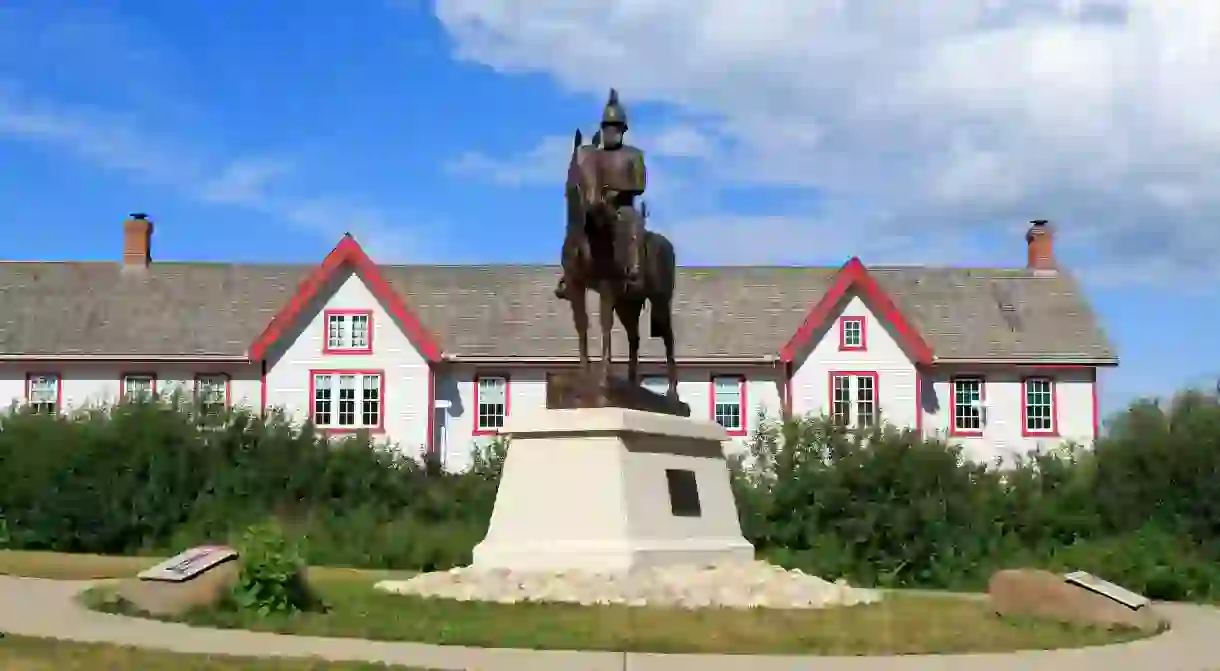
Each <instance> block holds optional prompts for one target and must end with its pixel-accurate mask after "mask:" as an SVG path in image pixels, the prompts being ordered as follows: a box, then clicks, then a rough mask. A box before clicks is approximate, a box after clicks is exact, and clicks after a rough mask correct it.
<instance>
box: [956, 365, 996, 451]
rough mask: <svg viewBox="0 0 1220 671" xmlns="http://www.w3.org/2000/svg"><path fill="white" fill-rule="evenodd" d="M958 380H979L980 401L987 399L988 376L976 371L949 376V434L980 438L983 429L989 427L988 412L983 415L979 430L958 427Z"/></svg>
mask: <svg viewBox="0 0 1220 671" xmlns="http://www.w3.org/2000/svg"><path fill="white" fill-rule="evenodd" d="M958 380H978V381H979V401H982V402H984V403H985V402H986V401H987V376H985V375H978V374H975V373H962V374H960V375H954V376H952V377H950V378H949V435H950V436H955V437H959V438H979V437H981V436H982V435H983V431H984V430H986V428H987V413H986V411H984V412H983V416H982V418H981V421H980V423H979V429H978V430H977V431H975V430H972V429H958V428H957V381H958Z"/></svg>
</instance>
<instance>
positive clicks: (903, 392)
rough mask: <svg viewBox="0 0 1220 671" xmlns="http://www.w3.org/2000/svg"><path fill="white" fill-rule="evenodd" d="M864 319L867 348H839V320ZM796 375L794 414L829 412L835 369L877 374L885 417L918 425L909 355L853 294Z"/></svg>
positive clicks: (914, 384)
mask: <svg viewBox="0 0 1220 671" xmlns="http://www.w3.org/2000/svg"><path fill="white" fill-rule="evenodd" d="M840 317H860V318H862V319H864V320H865V334H866V335H865V344H866V349H864V350H859V351H856V350H853V351H840V350H839V318H840ZM817 337H818V338H819V339H818V341H817V343H816V344H815V345H814V346H813V347H812V349H811V350H810V352H809V353H808V354H807V355H806V356H805V358H804V359H803V360H800V361H798V364H799V365H798V367H797V368H796V370H795V372H794V373H793V375H792V411H793V413H794V414H795V415H798V416H800V415H805V414H809V413H813V414H824V413H828V412H830V373H831V372H833V371H840V372H875V373H876V374H877V396H878V398H879V400H880V410H881V417H882V419H883V420H885V421H887V422H889V423H891V424H895V425H898V426H907V427H912V428H913V427H914V426H915V423H916V410H915V402H916V398H915V397H916V389H915V387H916V379H917V376H916V373H915V365H914V363H912V362H911V359H910V357H908V356H907V354H906V352H904V351H903V349H902V348H901V347H900V346H899V345H898V341H897V339H896V338H895V335H894V333H893V332H892V331H891V330H890V328H889V327H888V326H887V325H886V324H884V323H883V322H882V320H880V319H878V318H877V316H876V315H874V314H873V312H872V310H870V309H869V308H868V306H867V305H865V304H864V301H862V300H860V298H859V296H852V297H851V298H850V299H849V300H848V301H847V304H846V305H845V306H844V308H843V310H842V312H841V313H839V314H837V315H835V316H834V317H833V318H832V319H830V320H829V328H827V329H825V330H824V332H823V333H820V334H818V336H817Z"/></svg>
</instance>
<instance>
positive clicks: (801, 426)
mask: <svg viewBox="0 0 1220 671" xmlns="http://www.w3.org/2000/svg"><path fill="white" fill-rule="evenodd" d="M757 426H758V429H757V430H756V431H755V433H754V435H753V436H752V437H751V439H750V442H749V448H750V449H749V450H748V454H746V455H744V456H742V457H734V458H732V459H730V473H731V476H732V486H733V491H734V493H735V495H736V498H737V504H738V515H739V519H740V521H741V526H742V530H743V533H744V534H745V535H746V537H747V538H748V539H749V540H750V541H751V542H753V543H754V544H755V547H756V548H757V549H758V551H759V554H760V555H762V556H764V557H767V558H770V559H771V560H772V561H775V562H777V563H780V564H782V565H785V566H789V567H795V568H801V569H803V570H806V571H808V572H811V573H816V574H818V575H822V576H826V577H834V578H837V577H846V578H848V579H851V580H853V581H856V582H860V583H867V584H878V585H891V586H911V587H943V588H951V589H978V588H981V587H983V586H985V584H986V581H987V579H988V577H989V576H990V574H991V573H992V572H993V571H995V570H996V569H1000V568H1010V567H1020V566H1041V567H1046V568H1049V569H1053V570H1070V569H1083V570H1088V571H1090V572H1093V573H1096V574H1098V575H1101V576H1102V577H1105V578H1107V579H1110V580H1113V581H1115V582H1118V583H1120V584H1124V585H1126V586H1128V587H1130V588H1132V589H1136V590H1140V591H1145V592H1147V593H1148V594H1149V595H1151V596H1154V597H1158V598H1190V599H1206V598H1210V599H1217V598H1220V575H1218V573H1217V571H1220V568H1216V567H1220V399H1218V398H1217V397H1216V395H1215V394H1203V393H1199V392H1193V391H1187V392H1182V393H1180V394H1178V395H1177V396H1175V397H1174V398H1173V399H1170V400H1169V401H1168V402H1166V403H1163V404H1162V403H1159V402H1156V401H1138V402H1136V403H1133V404H1132V405H1131V407H1130V408H1128V409H1127V410H1125V411H1124V412H1122V413H1119V414H1118V415H1117V416H1116V417H1114V418H1112V419H1111V420H1109V422H1108V423H1107V429H1108V430H1107V432H1106V435H1105V437H1103V438H1102V439H1100V440H1098V441H1097V442H1096V444H1095V446H1092V447H1091V449H1084V448H1082V447H1081V446H1071V445H1069V446H1065V447H1063V448H1061V449H1057V450H1055V451H1054V452H1051V453H1031V454H1029V455H1025V456H1024V457H1022V458H1021V459H1018V460H1017V463H1016V464H1015V465H1014V466H1012V467H1010V468H1007V469H1005V470H1003V471H1000V470H997V469H996V468H994V467H988V466H985V465H980V464H975V463H971V462H969V461H968V460H966V459H965V458H964V457H963V455H962V452H961V449H960V447H958V446H957V445H955V444H953V443H952V442H949V441H945V440H941V439H938V438H929V437H922V436H919V435H916V434H915V433H913V432H911V431H904V430H898V429H895V428H893V427H889V426H884V425H883V426H879V427H875V428H872V429H869V430H865V431H851V430H846V429H843V428H841V427H838V426H835V425H834V424H833V423H832V422H830V421H828V420H827V419H826V418H824V417H814V416H810V417H798V418H793V419H791V420H788V421H783V422H780V421H774V420H769V419H767V418H765V417H760V421H759V422H758V423H757ZM508 449H510V448H509V444H508V443H507V442H506V441H503V440H494V441H491V442H489V443H483V444H481V445H480V446H477V447H476V448H475V452H474V453H473V455H472V464H473V466H472V468H471V469H470V470H469V471H468V472H466V473H461V474H453V473H445V472H443V471H442V470H441V469H439V468H438V467H437V465H436V464H435V463H420V462H418V461H416V460H414V459H411V458H407V457H405V456H403V453H402V452H401V451H400V450H398V449H397V448H396V447H395V446H390V445H386V444H383V443H378V442H376V441H373V440H372V439H371V438H370V437H369V436H367V435H359V434H358V435H353V436H350V437H347V438H344V439H342V440H338V439H335V440H328V439H326V438H323V437H321V436H319V435H318V434H317V432H316V431H315V430H314V428H313V427H312V426H309V425H308V424H306V425H301V424H296V423H293V422H290V421H288V419H287V418H286V417H284V415H283V414H281V413H278V412H271V413H269V414H268V416H267V417H262V416H259V415H255V414H251V413H249V412H246V411H243V410H234V411H232V412H229V413H225V414H224V415H223V416H220V417H214V418H209V419H208V421H206V422H203V421H201V418H200V417H199V416H198V414H197V413H195V412H194V408H192V407H191V405H190V404H187V403H181V402H177V403H175V402H174V401H173V400H172V399H168V400H167V399H159V400H152V401H147V402H133V403H123V404H120V405H117V406H109V407H96V408H90V409H86V410H82V411H78V412H73V413H71V414H68V415H64V416H58V417H46V416H40V415H34V414H31V413H30V412H28V411H27V410H26V409H25V408H21V407H15V408H13V409H12V410H11V411H10V412H7V413H0V482H2V483H4V486H2V487H0V546H4V545H7V546H9V547H12V548H18V549H46V550H59V551H74V552H101V553H124V554H132V553H139V552H142V553H166V552H169V551H170V550H171V549H172V548H181V547H188V546H192V545H199V544H206V543H216V542H222V541H224V540H225V539H228V538H231V537H233V536H235V535H239V534H242V533H243V532H248V533H247V535H251V534H252V539H251V540H250V542H252V543H253V544H254V546H253V549H252V550H247V552H250V553H251V554H250V555H249V556H251V557H253V558H256V559H258V558H260V557H261V558H262V559H259V562H260V563H259V564H258V565H259V566H262V567H264V568H258V569H257V571H258V573H257V576H261V577H257V581H258V582H257V583H256V582H255V579H256V575H255V573H251V574H250V575H249V576H247V577H248V578H249V579H250V581H251V582H250V583H249V584H250V585H254V584H259V585H264V584H272V585H276V584H281V583H278V582H277V580H280V578H279V577H277V576H288V575H293V573H292V571H293V570H299V565H300V564H301V562H306V563H309V564H313V565H318V564H325V565H344V566H365V567H374V568H387V569H417V570H437V569H445V568H449V567H452V566H458V565H463V564H466V563H468V562H469V561H470V553H471V549H472V548H473V546H474V544H475V543H477V542H478V541H479V540H480V539H481V538H482V537H483V535H484V534H485V533H486V530H487V523H488V520H489V519H490V516H491V511H492V508H493V506H494V502H495V495H496V488H497V486H498V483H499V478H500V473H501V469H502V468H503V463H504V458H505V455H506V454H507V450H508ZM48 493H53V495H48ZM267 519H275V520H277V524H278V526H277V527H268V526H266V525H265V523H264V521H265V520H267ZM251 525H256V526H255V527H254V530H255V531H251V529H249V527H250V526H251ZM289 537H291V538H293V539H295V540H294V541H293V542H291V543H289V542H288V540H287V538H289ZM243 542H246V541H243ZM260 543H261V545H260ZM260 548H262V549H260ZM243 556H246V555H243ZM293 567H296V569H294V568H293ZM253 570H254V569H252V571H253ZM268 576H270V577H268ZM284 579H286V580H287V579H288V578H284ZM266 580H269V581H270V582H269V583H266V582H264V581H266ZM251 589H252V588H251ZM293 589H295V588H293ZM276 590H280V591H278V592H277V591H276ZM245 594H247V596H246V597H244V598H246V599H248V600H249V601H250V606H249V607H257V608H262V606H261V605H256V604H261V603H263V602H262V601H260V599H264V595H267V596H265V598H266V599H267V601H266V603H267V604H269V605H267V608H268V612H270V611H271V610H274V609H276V608H281V607H283V608H288V607H289V606H280V605H274V604H285V603H299V602H300V601H299V599H306V600H307V596H302V595H299V594H298V595H295V596H294V595H292V594H290V590H289V586H288V585H286V584H283V585H281V587H280V588H275V589H271V588H264V587H259V588H258V591H257V594H258V595H259V596H258V597H257V598H255V597H254V596H249V591H247V592H246V593H245Z"/></svg>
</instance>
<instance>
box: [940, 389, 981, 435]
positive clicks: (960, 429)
mask: <svg viewBox="0 0 1220 671" xmlns="http://www.w3.org/2000/svg"><path fill="white" fill-rule="evenodd" d="M949 388H950V396H951V398H950V405H951V407H952V414H953V417H952V423H951V424H950V426H949V433H950V434H952V435H955V436H981V435H983V426H984V424H985V423H986V420H985V418H984V405H983V401H984V399H986V393H985V390H986V383H985V382H984V380H983V378H981V377H965V376H963V377H955V378H953V379H951V380H949Z"/></svg>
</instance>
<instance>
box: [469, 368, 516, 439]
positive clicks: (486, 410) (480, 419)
mask: <svg viewBox="0 0 1220 671" xmlns="http://www.w3.org/2000/svg"><path fill="white" fill-rule="evenodd" d="M474 407H475V417H474V433H475V435H486V434H489V433H496V432H497V431H499V430H500V429H502V428H504V420H505V419H506V418H507V417H508V376H507V375H480V376H478V377H476V378H475V379H474Z"/></svg>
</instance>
